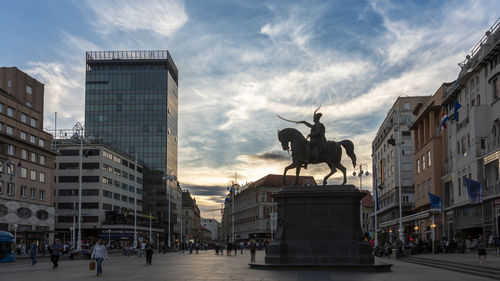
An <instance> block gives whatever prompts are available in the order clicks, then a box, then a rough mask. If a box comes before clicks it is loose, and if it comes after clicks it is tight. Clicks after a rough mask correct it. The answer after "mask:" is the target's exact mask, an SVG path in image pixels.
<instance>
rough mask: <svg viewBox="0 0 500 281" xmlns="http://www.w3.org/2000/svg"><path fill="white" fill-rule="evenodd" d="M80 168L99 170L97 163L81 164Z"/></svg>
mask: <svg viewBox="0 0 500 281" xmlns="http://www.w3.org/2000/svg"><path fill="white" fill-rule="evenodd" d="M82 168H83V169H86V170H94V169H99V162H87V163H82Z"/></svg>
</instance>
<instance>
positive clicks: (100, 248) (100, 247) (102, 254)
mask: <svg viewBox="0 0 500 281" xmlns="http://www.w3.org/2000/svg"><path fill="white" fill-rule="evenodd" d="M91 258H92V259H94V260H95V261H96V263H97V276H99V275H102V262H103V261H104V260H105V259H108V251H107V250H106V246H104V244H103V242H102V240H101V239H99V241H97V243H96V244H95V246H94V249H93V250H92V254H91Z"/></svg>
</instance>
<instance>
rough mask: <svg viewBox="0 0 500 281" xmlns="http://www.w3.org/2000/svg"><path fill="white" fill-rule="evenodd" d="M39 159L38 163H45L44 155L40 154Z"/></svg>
mask: <svg viewBox="0 0 500 281" xmlns="http://www.w3.org/2000/svg"><path fill="white" fill-rule="evenodd" d="M39 159H40V164H41V165H45V156H43V155H40V157H39Z"/></svg>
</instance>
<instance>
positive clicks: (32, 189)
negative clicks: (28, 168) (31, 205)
mask: <svg viewBox="0 0 500 281" xmlns="http://www.w3.org/2000/svg"><path fill="white" fill-rule="evenodd" d="M30 199H36V188H33V187H32V188H30Z"/></svg>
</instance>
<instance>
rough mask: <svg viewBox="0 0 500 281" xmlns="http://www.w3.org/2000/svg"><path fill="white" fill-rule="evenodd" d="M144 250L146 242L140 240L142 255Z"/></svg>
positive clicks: (144, 253) (144, 254)
mask: <svg viewBox="0 0 500 281" xmlns="http://www.w3.org/2000/svg"><path fill="white" fill-rule="evenodd" d="M144 250H146V242H144V241H143V242H142V243H141V255H142V256H143V257H144V256H146V252H144Z"/></svg>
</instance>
